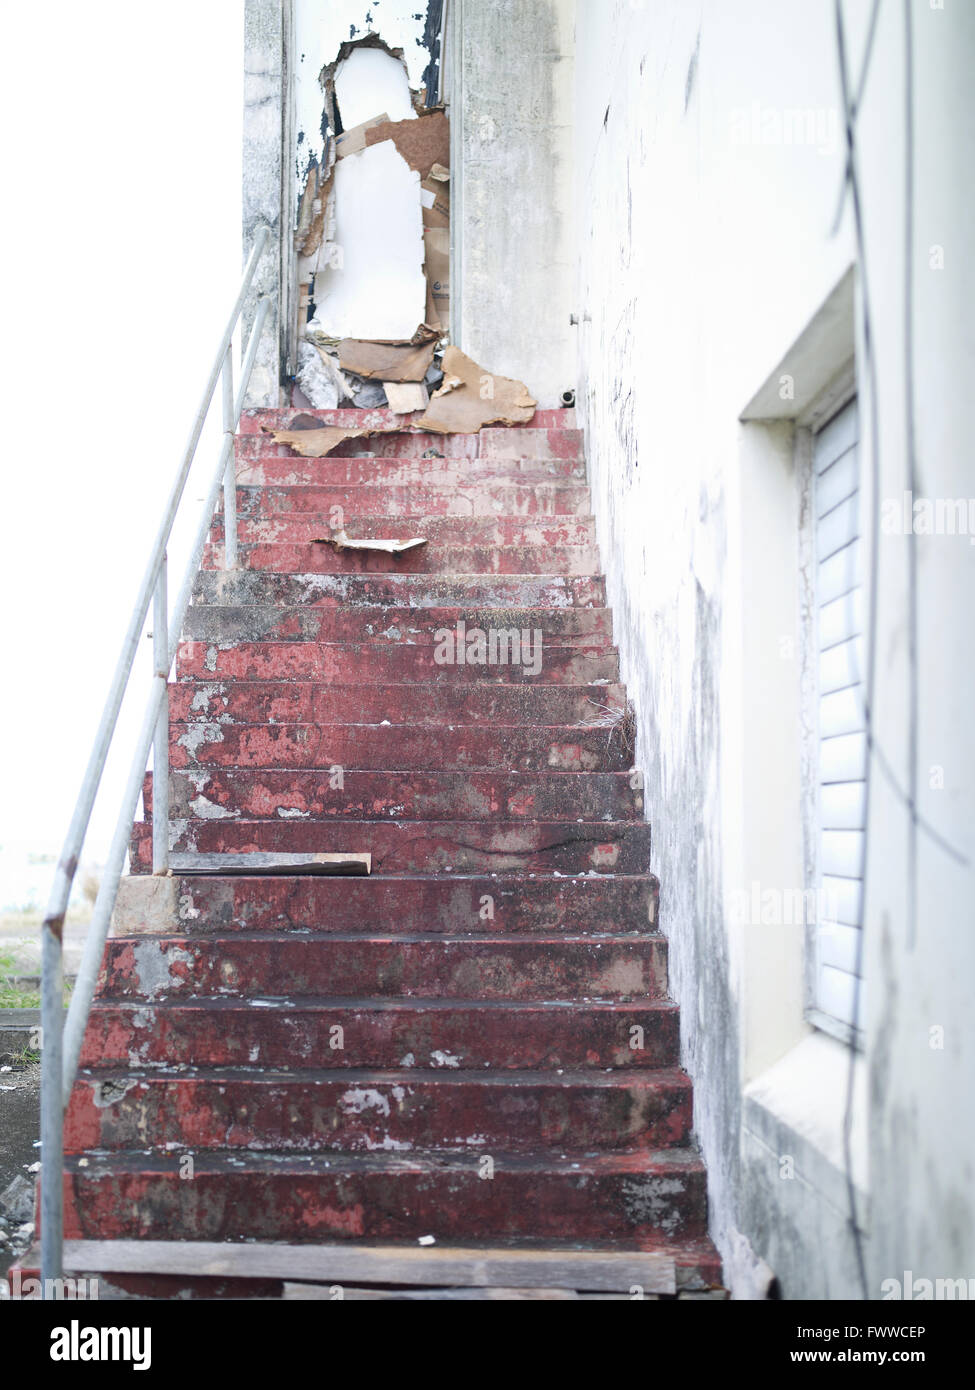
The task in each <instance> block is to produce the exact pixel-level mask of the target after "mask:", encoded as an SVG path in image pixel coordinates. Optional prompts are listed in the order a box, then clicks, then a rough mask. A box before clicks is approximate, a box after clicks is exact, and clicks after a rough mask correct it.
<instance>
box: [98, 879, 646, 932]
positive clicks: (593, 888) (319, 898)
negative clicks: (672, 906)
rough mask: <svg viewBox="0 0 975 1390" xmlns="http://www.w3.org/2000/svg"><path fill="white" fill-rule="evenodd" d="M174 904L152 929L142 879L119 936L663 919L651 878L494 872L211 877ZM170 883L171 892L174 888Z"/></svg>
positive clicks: (192, 882) (633, 928)
mask: <svg viewBox="0 0 975 1390" xmlns="http://www.w3.org/2000/svg"><path fill="white" fill-rule="evenodd" d="M169 884H171V885H172V887H173V888H174V890H175V891H174V894H173V899H172V902H171V904H170V906H169V907H168V908H167V909H166V911H165V913H164V915H163V916H161V917H160V916H159V911H160V910H161V909H158V908H157V912H156V915H155V916H154V918H153V920H152V922H151V923H150V922H149V921H148V920H147V918H146V913H145V910H144V902H145V899H144V897H143V896H142V892H143V890H144V888H145V884H144V883H143V882H138V883H135V884H133V885H131V887H132V889H133V894H132V897H131V898H130V897H129V896H128V895H127V893H126V891H125V890H126V886H127V885H126V884H125V883H123V891H122V894H121V897H120V899H119V904H118V906H117V907H116V912H115V918H114V921H115V923H116V934H118V935H123V936H126V935H137V934H139V933H142V932H146V931H149V930H152V931H154V932H156V933H159V932H162V933H165V934H169V935H173V936H176V935H185V936H194V937H207V936H214V935H216V936H226V935H228V934H232V933H236V932H244V933H247V932H250V933H275V934H280V933H286V932H292V931H294V932H314V933H316V934H327V933H329V932H338V933H339V934H340V935H341V934H350V933H355V932H364V933H368V932H370V931H375V930H377V929H380V928H381V929H382V930H383V931H384V932H385V933H386V934H387V935H390V934H393V933H395V932H397V931H400V932H402V933H403V934H405V935H409V934H411V933H416V932H418V931H421V932H424V933H425V934H427V935H431V934H435V933H436V934H441V933H442V934H444V935H448V936H463V935H476V934H481V935H483V936H506V935H508V934H511V935H513V936H528V935H531V934H533V933H535V932H538V933H541V934H542V935H557V934H558V933H560V932H564V933H566V934H568V935H571V936H585V935H587V934H592V935H602V936H613V935H617V936H624V935H626V934H628V933H635V934H636V935H640V934H641V933H644V932H646V931H647V929H648V928H651V927H654V926H655V925H656V923H657V908H658V901H659V894H660V885H659V884H658V882H657V880H656V879H655V878H654V877H653V876H652V875H650V874H647V875H642V876H631V877H627V876H625V875H623V874H613V875H608V874H596V875H592V876H588V875H587V876H585V877H581V878H547V877H546V878H536V877H532V878H529V877H527V876H525V875H522V876H517V875H511V874H488V875H484V876H481V877H469V878H468V877H464V876H463V875H461V874H452V875H450V876H449V877H441V878H431V877H429V876H422V875H413V876H409V875H399V876H392V875H390V876H372V877H369V878H353V879H344V878H302V877H290V876H285V875H283V876H281V877H280V878H277V877H267V876H265V877H261V878H251V877H236V876H235V877H220V876H219V875H214V876H210V875H206V876H203V877H196V876H184V877H178V878H176V879H175V880H169ZM167 886H168V885H167V883H163V884H162V887H163V889H166V888H167Z"/></svg>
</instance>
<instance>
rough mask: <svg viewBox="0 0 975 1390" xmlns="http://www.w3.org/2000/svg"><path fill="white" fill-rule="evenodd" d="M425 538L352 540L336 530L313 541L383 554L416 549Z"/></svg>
mask: <svg viewBox="0 0 975 1390" xmlns="http://www.w3.org/2000/svg"><path fill="white" fill-rule="evenodd" d="M428 543H429V542H427V541H425V540H415V541H384V540H364V541H354V540H352V539H351V538H350V537H349V536H347V535H346V534H345V532H344V531H336V533H335V534H334V535H333V536H324V537H321V538H320V539H318V540H315V541H314V542H313V544H314V545H334V546H335V549H336V550H375V551H379V552H380V553H381V554H383V555H405V554H406V553H407V551H410V550H417V549H419V547H420V546H421V545H427V544H428Z"/></svg>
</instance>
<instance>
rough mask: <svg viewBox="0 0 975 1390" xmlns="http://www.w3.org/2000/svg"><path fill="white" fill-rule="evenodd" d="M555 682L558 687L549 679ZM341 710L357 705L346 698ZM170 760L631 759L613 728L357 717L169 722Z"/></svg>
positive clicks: (581, 763) (589, 765)
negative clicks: (383, 722)
mask: <svg viewBox="0 0 975 1390" xmlns="http://www.w3.org/2000/svg"><path fill="white" fill-rule="evenodd" d="M553 688H557V687H553ZM344 713H345V715H346V717H347V718H354V717H355V715H356V714H357V713H358V710H357V708H356V704H355V701H354V700H352V699H350V700H349V701H348V703H347V705H346V708H345V711H344ZM170 738H171V740H172V742H171V745H170V747H171V757H172V765H173V767H174V768H177V769H179V768H184V767H228V768H230V767H241V768H264V767H267V768H275V767H276V768H306V769H311V768H322V769H325V770H328V769H331V768H333V767H336V766H339V767H343V768H346V767H351V766H353V765H357V766H359V767H363V768H374V769H382V768H384V767H392V766H394V765H396V766H401V767H408V768H413V769H415V770H417V771H423V770H429V771H437V770H443V771H445V772H449V771H457V770H466V769H470V770H473V771H477V770H495V769H496V770H504V769H507V768H512V769H517V770H518V771H519V772H537V773H543V772H545V771H547V770H556V771H562V772H613V771H627V770H628V769H629V768H630V766H631V764H632V761H633V752H632V748H631V747H630V746H629V745H628V743H627V741H626V739H625V737H624V736H623V735H622V734H621V733H618V732H614V730H612V729H578V728H561V729H560V728H557V727H556V728H549V727H546V726H544V725H540V726H539V727H537V728H527V727H525V728H513V727H510V726H507V725H500V726H498V727H497V728H496V729H493V730H492V729H490V728H484V727H483V726H478V725H475V726H474V727H469V726H464V727H459V728H458V727H455V728H449V729H444V730H443V731H442V732H438V731H437V730H436V728H435V727H430V728H423V727H420V728H410V727H408V726H406V725H402V724H393V725H390V726H389V727H388V728H383V727H381V726H370V725H357V724H348V723H347V724H334V725H327V724H325V725H323V724H274V725H268V724H263V723H262V724H253V725H244V724H219V723H211V724H188V725H181V724H175V723H174V724H172V725H170Z"/></svg>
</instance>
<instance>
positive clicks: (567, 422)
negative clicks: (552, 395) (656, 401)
mask: <svg viewBox="0 0 975 1390" xmlns="http://www.w3.org/2000/svg"><path fill="white" fill-rule="evenodd" d="M418 418H419V417H418ZM309 420H315V421H317V425H316V426H315V428H320V429H324V428H325V426H327V425H332V426H338V427H339V428H341V429H384V430H385V429H388V430H395V429H400V430H401V431H402V428H403V417H402V415H394V414H393V412H392V411H391V410H389V409H388V408H387V407H386V406H382V407H377V408H376V409H374V410H356V409H354V408H352V407H346V408H345V409H342V410H315V409H312V408H308V409H299V408H298V407H297V406H284V407H282V408H281V409H276V410H266V409H263V408H261V409H249V410H245V411H244V412H243V413H242V414H241V417H240V427H239V431H238V435H237V443H238V444H240V443H241V442H243V441H244V440H246V439H249V438H250V437H252V436H254V435H256V436H258V437H259V438H260V437H262V436H263V437H264V438H267V434H266V433H265V431H266V430H290V429H294V428H295V422H296V421H299V422H303V423H304V424H306V425H307V423H308V421H309ZM299 427H300V425H299ZM512 430H517V431H518V432H519V434H520V433H521V432H522V431H524V430H529V431H531V432H532V433H536V432H537V431H539V430H565V431H568V432H570V433H573V434H577V433H578V432H579V431H578V420H577V417H576V412H575V410H574V408H571V407H570V408H568V409H565V408H563V407H559V408H558V409H554V410H552V409H547V410H536V411H535V414H534V415H533V416H532V418H531V420H530V421H529V422H528V424H526V425H506V426H505V427H504V430H503V433H505V434H509V433H510V432H511V431H512ZM499 432H502V431H500V430H499V429H498V428H493V427H492V426H490V425H489V426H488V427H487V429H484V430H481V431H480V433H479V434H466V435H437V436H436V438H437V439H438V440H447V441H454V442H460V441H468V442H473V444H474V445H475V446H476V445H477V442H478V440H481V439H484V438H486V437H488V436H489V435H496V434H498V433H499ZM407 437H412V436H409V435H408V436H407ZM356 442H358V443H360V444H368V442H369V441H368V440H364V439H360V440H358V441H356Z"/></svg>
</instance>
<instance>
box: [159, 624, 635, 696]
mask: <svg viewBox="0 0 975 1390" xmlns="http://www.w3.org/2000/svg"><path fill="white" fill-rule="evenodd" d="M444 631H445V632H446V631H448V630H447V629H445V630H444ZM481 631H482V633H483V632H484V630H483V629H481ZM494 631H495V632H497V633H498V634H501V633H504V634H507V633H508V632H509V631H510V629H507V628H505V629H501V628H498V629H495V630H494ZM539 634H541V635H540V636H539ZM490 636H491V633H490V630H489V631H488V633H487V638H488V639H489V638H490ZM526 638H527V641H526V642H525V644H524V645H523V644H522V638H521V635H520V633H519V637H518V643H519V645H518V648H517V654H518V655H520V656H521V658H522V660H521V662H518V663H515V662H511V661H507V662H505V664H501V663H500V662H499V663H496V664H493V665H492V664H490V654H491V652H490V649H487V648H486V654H487V655H488V658H489V661H488V663H485V664H474V663H473V662H472V661H471V660H470V658H469V652H470V651H471V649H470V648H468V647H466V646H465V645H464V643H463V642H458V641H457V640H456V637H455V634H454V633H453V632H451V633H450V639H451V645H450V646H449V647H448V646H445V645H444V644H443V643H439V644H437V645H433V644H430V645H429V646H422V647H410V646H401V645H396V644H390V645H388V646H377V645H375V644H373V643H370V642H361V643H352V642H350V643H317V642H237V643H234V644H233V645H232V646H231V645H229V644H224V643H221V644H219V645H218V644H216V643H206V642H181V643H180V646H179V649H178V651H177V656H176V673H177V678H178V679H180V680H186V679H190V680H206V679H207V678H208V677H211V676H214V677H216V678H217V679H218V680H247V681H254V680H271V681H274V680H277V681H280V680H286V679H287V678H288V677H289V676H290V677H291V678H292V679H294V680H300V681H324V682H329V683H335V684H341V685H354V684H355V683H356V682H357V681H362V682H363V684H367V685H390V684H392V685H396V684H401V685H414V684H420V683H422V682H423V681H424V680H426V681H433V680H436V681H444V682H449V683H454V684H457V685H469V684H471V683H472V682H474V683H481V682H484V683H491V684H502V685H514V684H519V683H520V682H522V681H526V682H527V681H537V682H538V684H539V685H591V684H592V683H593V682H595V681H603V680H605V681H607V682H610V683H612V684H615V683H616V682H617V681H618V680H619V655H618V653H617V652H616V651H615V650H614V649H611V648H606V647H603V648H602V649H599V648H597V649H596V650H594V651H590V650H588V649H585V648H581V647H558V646H554V645H550V644H549V643H547V642H546V641H545V632H544V628H538V629H534V630H531V631H527V632H526ZM495 644H496V645H495V647H494V651H495V654H496V655H498V656H499V657H505V656H507V657H510V656H511V655H513V654H515V649H514V647H513V644H512V642H511V641H510V640H509V639H508V638H507V637H506V636H505V637H504V638H501V637H500V636H499V637H497V638H495ZM458 652H459V654H460V655H461V656H464V657H465V661H464V664H463V665H460V664H459V663H458V662H456V661H455V662H454V663H453V664H441V662H440V661H439V660H438V655H439V654H441V653H444V654H446V655H448V656H450V655H453V654H456V653H458Z"/></svg>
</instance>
